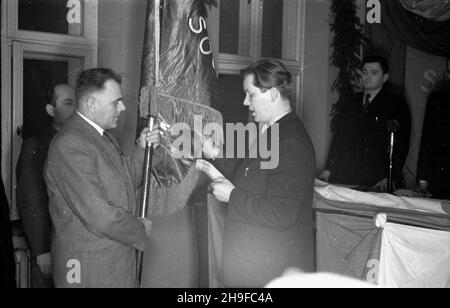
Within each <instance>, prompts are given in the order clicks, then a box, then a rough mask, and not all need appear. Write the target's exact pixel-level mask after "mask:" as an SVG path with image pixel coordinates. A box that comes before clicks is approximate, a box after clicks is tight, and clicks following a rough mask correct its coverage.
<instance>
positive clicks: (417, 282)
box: [378, 223, 450, 288]
mask: <svg viewBox="0 0 450 308" xmlns="http://www.w3.org/2000/svg"><path fill="white" fill-rule="evenodd" d="M382 243H383V244H382V249H381V255H380V265H379V281H378V283H379V284H380V285H385V286H389V287H396V288H450V266H449V265H450V232H446V231H439V230H431V229H424V228H417V227H410V226H404V225H399V224H392V223H388V224H386V226H385V228H384V231H383V235H382Z"/></svg>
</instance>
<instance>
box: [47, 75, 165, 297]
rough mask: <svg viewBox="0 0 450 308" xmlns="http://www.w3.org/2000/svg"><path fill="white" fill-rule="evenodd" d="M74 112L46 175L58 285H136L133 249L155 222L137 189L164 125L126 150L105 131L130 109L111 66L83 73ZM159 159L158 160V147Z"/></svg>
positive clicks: (56, 144) (55, 146) (52, 147)
mask: <svg viewBox="0 0 450 308" xmlns="http://www.w3.org/2000/svg"><path fill="white" fill-rule="evenodd" d="M76 96H77V103H78V111H77V113H76V114H75V115H74V116H73V117H72V118H71V119H70V120H69V121H68V122H67V124H66V125H65V126H64V128H63V129H62V130H61V131H60V132H59V133H58V134H57V135H56V136H55V138H54V139H53V141H52V143H51V145H50V150H49V155H48V161H47V166H46V169H45V179H46V182H47V189H48V191H49V196H50V214H51V218H52V222H53V225H54V231H55V232H54V235H53V239H52V257H53V261H54V265H53V270H54V282H55V285H56V287H71V288H79V287H111V288H113V287H126V288H129V287H137V285H136V258H135V257H136V251H137V250H140V251H142V250H143V249H144V247H145V243H146V241H147V238H148V237H149V235H150V231H151V221H149V220H146V219H140V218H137V217H136V215H135V211H136V195H135V189H136V188H137V186H138V185H139V184H140V183H141V181H142V173H143V161H144V152H145V151H144V148H145V146H146V144H147V142H150V143H153V144H155V145H156V146H157V145H158V144H159V130H158V129H155V130H153V131H152V132H150V131H149V129H148V128H146V129H144V130H143V131H142V133H141V135H140V138H139V139H138V145H137V146H136V148H135V150H134V151H133V152H132V153H131V155H130V156H125V155H124V154H123V153H122V151H121V150H120V147H119V145H118V143H117V141H116V139H115V138H114V137H113V136H112V135H111V133H109V132H108V130H110V129H113V128H115V127H117V123H118V120H119V117H120V115H121V113H122V112H123V111H125V109H126V107H125V104H124V101H123V95H122V89H121V77H120V76H119V75H117V74H116V73H115V72H113V71H112V70H110V69H91V70H87V71H85V72H83V73H81V75H80V76H79V77H78V80H77V87H76ZM155 154H156V155H155V158H154V161H155V163H157V162H158V155H157V154H158V151H156V153H155Z"/></svg>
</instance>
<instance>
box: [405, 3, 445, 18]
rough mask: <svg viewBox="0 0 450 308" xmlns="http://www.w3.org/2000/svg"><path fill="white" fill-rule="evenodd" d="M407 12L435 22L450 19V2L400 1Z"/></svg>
mask: <svg viewBox="0 0 450 308" xmlns="http://www.w3.org/2000/svg"><path fill="white" fill-rule="evenodd" d="M400 3H401V4H402V6H403V8H404V9H405V10H408V11H411V12H412V13H414V14H417V15H420V16H422V17H425V18H427V19H431V20H434V21H446V20H449V19H450V2H449V1H447V0H400Z"/></svg>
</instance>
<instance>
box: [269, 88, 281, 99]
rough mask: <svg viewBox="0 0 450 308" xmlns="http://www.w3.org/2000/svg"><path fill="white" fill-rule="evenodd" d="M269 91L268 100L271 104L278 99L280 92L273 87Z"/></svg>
mask: <svg viewBox="0 0 450 308" xmlns="http://www.w3.org/2000/svg"><path fill="white" fill-rule="evenodd" d="M269 91H270V100H271V101H272V102H275V101H276V100H277V99H278V97H279V96H280V92H279V91H278V89H277V88H275V87H273V88H271V89H270V90H269Z"/></svg>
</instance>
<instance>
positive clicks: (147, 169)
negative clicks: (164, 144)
mask: <svg viewBox="0 0 450 308" xmlns="http://www.w3.org/2000/svg"><path fill="white" fill-rule="evenodd" d="M155 120H156V117H155V116H152V115H151V116H150V117H149V119H148V127H149V129H150V131H152V130H153V128H154V126H155ZM152 161H153V144H151V143H150V142H147V144H146V146H145V158H144V177H143V189H142V196H141V204H140V206H139V213H138V215H139V216H138V217H140V218H145V216H146V214H147V208H148V200H149V196H150V183H151V182H150V180H151V172H152ZM143 257H144V252H143V251H138V253H137V258H136V264H137V276H136V279H137V286H139V288H140V287H141V286H142V266H143V263H144V258H143Z"/></svg>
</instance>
